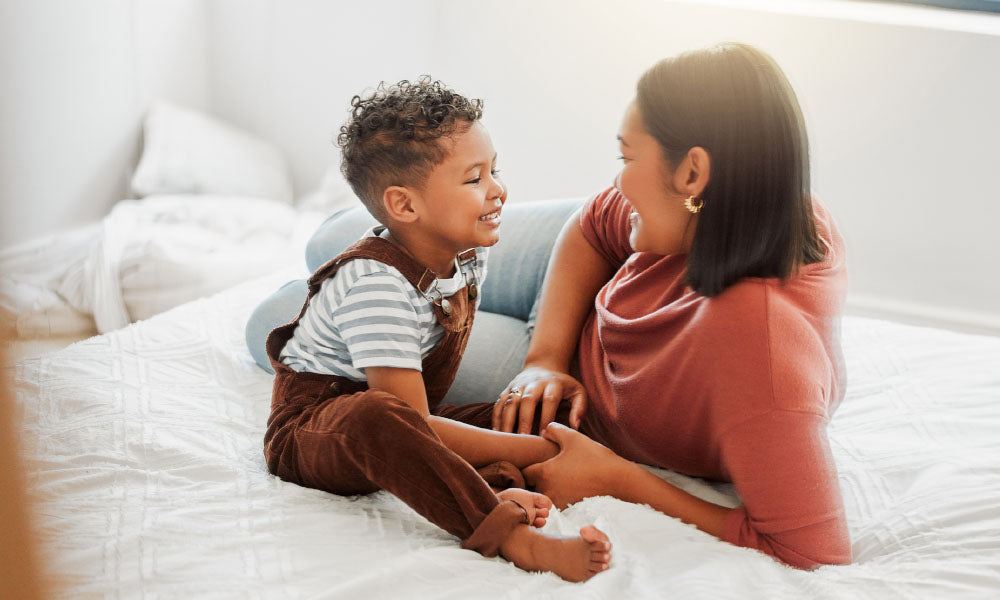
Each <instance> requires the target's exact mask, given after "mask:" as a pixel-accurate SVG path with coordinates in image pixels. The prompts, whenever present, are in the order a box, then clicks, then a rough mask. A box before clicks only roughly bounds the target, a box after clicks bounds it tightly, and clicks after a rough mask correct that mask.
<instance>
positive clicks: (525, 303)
mask: <svg viewBox="0 0 1000 600" xmlns="http://www.w3.org/2000/svg"><path fill="white" fill-rule="evenodd" d="M581 205H582V200H579V199H571V200H552V201H547V202H532V203H525V204H508V205H507V206H506V207H504V211H503V220H502V222H501V225H500V242H499V243H498V244H497V245H496V246H493V247H492V248H491V249H490V256H489V264H488V271H487V275H486V281H485V283H484V284H483V289H482V294H483V300H482V302H481V303H480V305H479V311H478V312H477V313H476V320H475V324H474V325H473V327H472V333H471V335H470V336H469V344H468V346H467V347H466V349H465V354H464V356H463V357H462V363H461V365H459V368H458V374H457V375H456V376H455V382H454V383H453V384H452V386H451V389H450V390H449V391H448V394H447V395H446V396H445V398H444V401H445V402H447V403H450V404H468V403H472V402H491V401H493V400H495V399H496V398H497V396H498V395H499V394H500V392H502V391H503V389H504V388H505V387H506V386H507V384H508V383H509V382H510V380H511V379H513V377H514V376H515V375H517V374H518V373H519V372H520V371H521V367H522V366H523V364H524V357H525V355H526V354H527V352H528V342H529V341H530V339H531V330H532V328H533V326H534V322H535V314H536V313H537V310H538V306H537V305H538V296H539V294H540V292H541V288H542V280H543V279H544V277H545V269H546V267H547V266H548V263H549V255H550V254H551V253H552V247H553V245H554V244H555V241H556V237H557V236H558V234H559V231H560V230H561V229H562V227H563V225H564V224H565V223H566V221H567V219H569V217H570V215H572V214H573V212H574V211H575V210H576V209H577V208H579V207H580V206H581ZM375 224H376V222H375V220H374V219H373V218H372V216H371V215H370V214H368V211H366V210H365V209H364V208H363V207H361V206H356V207H353V208H349V209H346V210H342V211H340V212H337V213H334V214H333V215H331V216H330V217H329V218H328V219H327V220H326V221H325V222H324V223H323V224H322V225H320V227H319V229H317V230H316V233H314V234H313V236H312V238H311V239H310V240H309V244H308V245H307V246H306V266H308V268H309V270H310V271H315V270H316V269H318V268H319V267H320V266H322V265H323V264H324V263H325V262H326V261H328V260H330V259H331V258H333V257H334V256H336V255H337V254H340V252H342V251H343V250H344V249H345V248H347V247H348V246H350V245H351V244H352V243H354V242H355V241H357V240H358V239H359V238H360V237H361V236H362V235H363V234H364V232H365V231H366V230H367V229H368V228H370V227H372V226H373V225H375ZM307 291H308V290H307V286H306V282H305V280H303V279H299V280H295V281H289V282H288V283H286V284H285V285H283V286H282V287H281V288H279V289H278V291H276V292H274V293H273V294H271V296H269V297H268V298H267V299H266V300H264V301H263V302H262V303H261V304H260V306H258V307H257V308H256V309H255V310H254V312H253V314H252V315H251V316H250V320H249V321H248V322H247V328H246V341H247V347H248V348H249V349H250V354H251V355H252V356H253V358H254V360H255V361H256V362H257V364H258V365H260V366H261V367H262V368H264V369H266V370H267V371H269V372H271V366H270V364H268V359H267V353H266V352H265V350H264V342H265V341H266V340H267V334H268V333H270V332H271V330H272V329H274V328H275V327H279V326H281V325H284V324H285V323H288V322H290V321H291V320H292V319H294V318H295V317H296V316H298V314H299V311H300V310H301V309H302V304H303V303H304V302H305V298H306V294H307Z"/></svg>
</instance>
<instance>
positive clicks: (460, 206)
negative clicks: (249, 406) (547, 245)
mask: <svg viewBox="0 0 1000 600" xmlns="http://www.w3.org/2000/svg"><path fill="white" fill-rule="evenodd" d="M352 107H353V110H352V116H351V118H350V119H349V121H348V123H347V124H346V125H345V126H344V127H342V128H341V133H340V135H339V136H338V140H337V141H338V144H339V145H340V147H341V151H342V158H343V162H342V170H343V172H344V175H345V177H346V178H347V180H348V182H349V183H350V184H351V186H352V187H353V189H354V191H355V193H356V194H357V195H358V197H359V198H361V200H362V202H363V203H364V204H365V207H366V208H367V209H368V211H369V212H371V214H372V215H373V216H374V217H375V218H376V219H377V220H378V221H379V222H380V223H381V224H382V225H381V226H379V227H376V228H374V229H373V230H371V231H369V232H368V233H367V234H366V235H365V236H364V237H363V238H362V239H361V240H360V241H358V242H357V243H355V244H354V245H353V246H351V247H350V248H348V249H347V250H345V251H344V252H343V253H341V254H340V255H338V256H337V257H335V258H334V259H333V260H331V261H330V262H328V263H327V264H326V265H324V266H322V267H320V268H319V269H318V270H317V271H316V273H314V274H313V276H312V277H311V278H310V279H309V296H308V298H307V300H306V303H305V305H304V306H303V308H302V311H301V313H300V314H299V317H298V318H297V319H295V321H293V322H291V323H289V324H288V325H285V326H283V327H279V328H277V329H275V330H274V331H272V332H271V334H270V336H268V340H267V352H268V356H269V357H270V360H271V365H272V367H274V370H275V373H276V375H275V380H274V391H273V396H272V402H271V416H270V418H269V419H268V426H267V433H266V436H265V438H264V444H265V455H266V458H267V464H268V468H269V469H270V471H271V472H272V473H274V474H276V475H278V476H279V477H281V478H282V479H285V480H288V481H292V482H295V483H298V484H300V485H303V486H307V487H312V488H318V489H322V490H327V491H330V492H333V493H336V494H343V495H353V494H368V493H371V492H374V491H376V490H379V489H384V490H387V491H389V492H392V493H393V494H395V495H396V496H398V497H399V498H400V499H401V500H403V501H404V502H406V503H407V504H408V505H409V506H410V507H412V508H413V509H414V510H416V511H417V512H419V513H420V514H421V515H423V516H424V517H426V518H427V519H428V520H430V521H431V522H432V523H435V524H436V525H438V526H440V527H441V528H443V529H445V530H446V531H448V532H449V533H452V534H453V535H456V536H458V537H459V538H460V539H461V540H462V547H463V548H469V549H474V550H477V551H479V552H481V553H482V554H484V555H486V556H495V555H496V554H497V553H498V552H499V553H500V554H501V555H503V556H504V557H505V558H507V559H508V560H511V561H512V562H514V564H516V565H518V566H519V567H521V568H523V569H526V570H543V571H552V572H554V573H556V574H557V575H559V576H561V577H563V578H564V579H568V580H570V581H583V580H585V579H588V578H590V577H591V576H593V575H594V574H595V573H598V572H600V571H602V570H604V569H606V568H607V565H608V561H609V557H610V548H611V544H610V542H608V538H607V536H606V535H604V533H602V532H601V531H599V530H597V529H596V528H594V527H593V526H588V527H584V528H583V529H581V530H580V537H576V538H556V537H550V536H546V535H544V534H542V533H541V532H539V531H537V530H536V529H534V528H533V527H540V526H542V525H544V524H545V519H546V517H547V516H548V512H549V509H550V508H551V506H552V502H551V500H549V498H547V497H546V496H544V495H542V494H536V493H532V492H529V491H527V490H524V489H517V488H515V487H512V486H513V485H517V486H519V485H523V477H522V476H521V473H520V470H519V469H521V468H524V467H526V466H528V465H530V464H534V463H537V462H541V461H544V460H547V459H549V458H551V457H552V456H554V455H555V454H556V452H557V450H558V448H557V447H556V446H555V445H554V444H552V443H551V442H548V441H547V440H545V439H543V438H541V437H538V436H528V435H517V434H508V433H502V432H497V431H490V430H487V429H480V428H477V427H474V426H471V425H466V424H463V423H460V422H458V421H453V420H450V419H447V418H444V417H442V416H439V414H435V413H450V414H456V411H455V410H453V409H454V408H455V407H444V406H441V405H440V401H441V398H442V397H443V396H444V394H445V392H446V391H447V390H448V387H449V386H450V385H451V382H452V380H453V379H454V376H455V371H456V370H457V368H458V364H459V361H460V360H461V356H462V352H463V350H464V349H465V343H466V341H467V339H468V335H469V330H470V329H471V326H472V322H473V317H474V313H475V305H476V302H477V299H478V294H479V289H480V286H481V285H482V281H483V278H484V277H485V275H486V251H485V248H486V247H488V246H492V245H493V244H495V243H496V242H497V241H498V240H499V234H498V228H499V224H500V212H501V209H502V207H503V204H504V202H505V201H506V190H505V189H504V187H503V184H502V183H501V181H500V180H499V178H498V176H497V170H496V153H495V152H494V151H493V144H492V142H491V141H490V137H489V135H488V134H487V132H486V130H485V128H484V127H483V126H482V124H481V123H480V122H479V119H480V117H481V115H482V102H481V101H479V100H474V101H472V100H469V99H467V98H465V97H463V96H461V95H459V94H456V93H455V92H453V91H451V90H449V89H447V88H445V87H444V86H443V85H442V84H441V83H440V82H437V81H431V80H430V79H429V78H426V77H425V78H422V79H420V80H419V81H418V82H416V83H410V82H407V81H401V82H400V83H398V84H396V85H392V86H388V87H386V86H385V85H384V84H382V85H380V86H379V87H378V88H377V89H376V90H375V91H374V92H373V93H371V94H370V95H369V96H368V97H366V98H361V97H359V96H355V97H354V99H353V100H352ZM443 409H444V410H443ZM448 409H452V410H448ZM476 469H479V471H478V472H477V470H476ZM483 475H486V476H487V477H489V479H490V483H493V484H495V485H497V486H498V487H507V488H511V489H506V490H503V491H500V492H495V490H494V489H492V488H491V487H490V484H489V483H487V481H486V480H485V479H484V478H483Z"/></svg>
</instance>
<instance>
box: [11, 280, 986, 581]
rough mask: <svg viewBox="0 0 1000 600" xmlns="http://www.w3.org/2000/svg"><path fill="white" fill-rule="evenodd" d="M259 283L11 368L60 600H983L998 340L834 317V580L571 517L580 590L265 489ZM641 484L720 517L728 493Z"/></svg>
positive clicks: (381, 514)
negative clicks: (845, 559) (686, 497)
mask: <svg viewBox="0 0 1000 600" xmlns="http://www.w3.org/2000/svg"><path fill="white" fill-rule="evenodd" d="M301 275H302V273H299V272H291V271H289V272H282V273H275V274H273V275H271V276H268V277H265V278H263V279H258V280H255V281H252V282H250V283H247V284H244V285H240V286H238V287H236V288H233V289H230V290H228V291H225V292H223V293H221V294H218V295H216V296H214V297H212V298H210V299H202V300H196V301H194V302H191V303H188V304H185V305H183V306H181V307H178V308H176V309H173V310H171V311H169V312H167V313H164V314H161V315H159V316H156V317H153V318H151V319H149V320H147V321H143V322H140V323H136V324H133V325H130V326H128V327H126V328H124V329H120V330H118V331H114V332H112V333H109V334H106V335H101V336H97V337H94V338H91V339H88V340H85V341H83V342H80V343H77V344H75V345H73V346H70V347H69V348H66V349H64V350H62V351H59V352H56V353H53V354H51V355H46V356H43V357H40V358H36V359H30V360H27V361H24V362H21V363H18V364H17V365H16V366H15V367H13V373H12V375H13V376H14V379H15V391H16V396H17V403H18V405H19V407H20V410H21V423H22V426H21V428H22V435H21V443H22V445H23V449H24V453H25V457H26V460H27V470H28V476H29V482H30V488H31V490H32V495H33V497H34V499H35V501H36V507H35V508H36V511H37V519H36V521H37V525H38V527H39V529H40V532H41V536H42V538H43V540H44V546H45V548H44V554H45V557H46V559H47V561H48V567H49V569H50V571H51V572H52V573H53V575H54V577H55V578H56V579H57V581H60V582H61V583H62V585H63V588H62V590H61V591H60V592H59V593H58V594H57V595H56V596H57V597H62V598H74V599H77V598H105V597H109V598H110V597H113V598H138V597H148V598H393V597H428V598H534V597H545V598H574V599H575V598H667V597H680V598H769V599H771V598H790V599H791V598H795V599H798V598H845V599H846V598H850V599H857V598H872V599H880V600H881V599H886V598H914V597H917V598H959V597H969V598H984V597H997V596H1000V339H998V338H988V337H977V336H970V335H960V334H956V333H951V332H945V331H940V330H932V329H922V328H917V327H912V326H905V325H899V324H893V323H889V322H884V321H876V320H870V319H861V318H845V320H844V323H843V343H844V351H845V355H846V358H847V363H848V377H849V385H848V391H847V396H846V398H845V400H844V402H843V404H842V405H841V407H840V409H839V412H838V413H837V415H836V417H835V418H834V420H833V422H832V424H831V426H830V438H831V445H832V450H833V455H834V458H835V460H836V462H837V465H838V468H839V471H840V485H841V489H842V492H843V495H844V500H845V505H846V511H847V516H848V523H849V527H850V533H851V538H852V540H853V550H854V556H855V562H854V564H852V565H850V566H845V567H823V568H820V569H818V570H816V571H814V572H801V571H795V570H792V569H789V568H786V567H784V566H781V565H779V564H777V563H775V562H774V561H772V560H771V559H769V558H768V557H766V556H764V555H762V554H759V553H757V552H755V551H752V550H747V549H742V548H737V547H734V546H731V545H728V544H725V543H723V542H720V541H718V540H716V539H714V538H712V537H710V536H708V535H706V534H703V533H701V532H699V531H697V530H696V529H694V528H692V527H690V526H687V525H684V524H682V523H680V522H679V521H677V520H675V519H672V518H669V517H667V516H665V515H663V514H660V513H657V512H655V511H653V510H652V509H650V508H648V507H645V506H639V505H634V504H628V503H625V502H621V501H619V500H616V499H613V498H608V497H599V498H590V499H586V500H584V501H582V502H580V503H578V504H576V505H573V506H570V507H569V508H567V509H566V510H565V511H562V512H558V511H557V512H555V513H554V515H553V517H552V518H551V519H550V522H549V524H548V525H547V526H546V527H547V529H549V530H551V531H553V532H566V533H570V532H573V531H574V530H575V529H576V528H578V527H580V526H582V525H584V524H587V523H595V524H597V525H598V526H599V527H601V528H602V529H604V530H605V531H606V532H608V534H609V535H610V537H611V539H612V541H613V542H614V544H615V555H614V558H613V560H612V563H611V569H610V570H609V571H607V572H605V573H603V574H600V575H598V576H596V577H595V578H593V579H592V580H590V581H588V582H586V583H583V584H569V583H566V582H564V581H562V580H560V579H558V578H557V577H555V576H554V575H551V574H530V573H526V572H523V571H520V570H519V569H517V568H516V567H514V566H512V565H511V564H509V563H507V562H505V561H504V560H502V559H500V558H493V559H488V558H484V557H482V556H480V555H478V554H475V553H473V552H471V551H465V550H461V549H460V548H459V545H458V541H457V540H456V539H455V538H453V537H451V536H449V535H448V534H447V533H445V532H443V531H441V530H438V529H437V528H435V527H434V526H433V525H431V524H430V523H428V522H427V521H426V520H424V519H423V518H422V517H420V516H418V515H417V514H415V513H414V512H413V511H411V510H410V509H409V508H408V507H407V506H405V505H404V504H402V503H401V502H399V501H398V500H397V499H395V498H394V497H392V496H391V495H388V494H386V493H384V492H379V493H376V494H373V495H370V496H365V497H351V498H345V497H338V496H334V495H330V494H327V493H324V492H319V491H316V490H309V489H304V488H300V487H298V486H296V485H293V484H289V483H285V482H282V481H280V480H278V479H276V478H275V477H273V476H271V475H269V474H268V473H267V470H266V468H265V465H264V461H263V457H262V452H261V440H262V437H263V433H264V425H265V420H266V418H267V414H268V403H269V395H270V381H271V379H270V377H269V376H268V375H267V374H266V373H264V372H263V371H261V370H260V369H259V368H258V367H256V366H255V365H254V363H253V361H252V360H251V358H250V356H249V354H248V352H247V350H246V348H245V347H244V343H243V326H244V323H245V321H246V319H247V317H248V315H249V313H250V311H251V310H252V309H253V307H254V306H255V305H256V304H257V303H258V302H259V301H260V300H261V299H262V298H263V297H264V296H265V295H266V294H268V293H270V292H271V291H272V290H273V289H274V288H275V287H277V286H278V285H280V284H281V283H283V282H284V281H285V280H287V279H291V278H292V277H295V276H301ZM654 471H655V472H656V473H657V474H659V475H661V476H663V477H665V478H667V479H669V480H671V481H674V482H676V483H678V484H679V485H682V486H683V487H685V488H686V489H688V490H690V491H692V492H693V493H696V494H698V495H701V496H703V497H705V498H708V499H711V500H713V501H716V502H720V503H723V504H728V505H733V504H735V503H736V502H738V500H737V499H736V497H735V495H734V494H733V492H732V489H731V487H730V486H727V485H720V484H710V483H707V482H703V481H699V480H694V479H690V478H687V477H683V476H680V475H677V474H674V473H669V472H667V471H662V470H658V469H655V470H654Z"/></svg>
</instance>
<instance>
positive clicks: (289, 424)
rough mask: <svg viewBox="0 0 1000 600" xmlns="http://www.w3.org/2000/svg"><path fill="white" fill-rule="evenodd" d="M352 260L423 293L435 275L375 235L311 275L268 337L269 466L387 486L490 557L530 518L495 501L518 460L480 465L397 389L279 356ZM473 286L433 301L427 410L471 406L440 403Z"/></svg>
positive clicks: (297, 474)
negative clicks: (434, 340)
mask: <svg viewBox="0 0 1000 600" xmlns="http://www.w3.org/2000/svg"><path fill="white" fill-rule="evenodd" d="M353 258H371V259H375V260H378V261H381V262H383V263H386V264H389V265H392V266H394V267H396V268H397V269H398V270H399V271H400V272H401V273H402V274H403V275H404V276H405V277H406V278H407V279H408V280H409V281H410V283H412V284H413V285H414V287H416V288H417V289H418V290H421V291H422V292H427V291H428V289H427V288H429V287H430V286H429V284H430V283H431V282H433V280H434V278H435V275H434V274H433V272H431V271H430V270H429V269H424V268H423V267H421V266H420V265H419V264H417V263H416V261H414V260H413V258H412V257H410V256H409V254H407V253H406V252H405V251H404V250H403V249H401V248H400V247H399V246H396V245H395V244H393V243H391V242H389V241H387V240H385V239H382V238H379V237H370V238H365V239H363V240H361V241H359V242H357V243H356V244H354V245H353V246H351V247H350V248H348V249H347V250H345V251H344V252H343V253H342V254H340V255H338V256H337V257H336V258H334V259H333V260H331V261H330V262H328V263H327V264H325V265H324V266H322V267H320V268H319V269H318V270H317V271H316V273H314V274H313V276H312V277H311V278H310V279H309V295H308V297H307V299H306V303H305V305H304V306H303V307H302V311H301V312H300V313H299V316H298V317H296V319H295V320H294V321H292V322H291V323H289V324H287V325H283V326H282V327H279V328H277V329H275V330H274V331H272V332H271V334H270V335H269V336H268V338H267V353H268V356H269V357H270V361H271V366H272V367H273V368H274V371H275V378H274V389H273V391H272V396H271V415H270V417H269V418H268V422H267V432H266V434H265V437H264V454H265V458H266V459H267V465H268V469H269V470H270V471H271V473H273V474H275V475H277V476H279V477H281V478H282V479H284V480H286V481H291V482H294V483H297V484H299V485H302V486H305V487H311V488H316V489H321V490H326V491H328V492H332V493H334V494H341V495H355V494H369V493H371V492H374V491H376V490H380V489H381V490H386V491H388V492H391V493H392V494H394V495H396V496H397V497H398V498H399V499H401V500H402V501H403V502H405V503H406V504H407V505H409V506H410V507H411V508H413V509H414V510H415V511H417V512H418V513H420V514H421V515H423V516H424V517H425V518H427V520H429V521H430V522H432V523H434V524H435V525H437V526H439V527H441V528H442V529H444V530H445V531H447V532H449V533H451V534H452V535H455V536H457V537H458V538H460V539H461V540H462V547H463V548H467V549H472V550H476V551H478V552H480V553H482V554H484V555H486V556H495V555H496V554H497V552H498V550H499V547H500V544H501V543H502V542H503V541H504V540H505V539H506V538H507V536H508V535H509V534H510V532H511V531H512V530H513V529H514V527H516V526H517V525H518V524H520V523H526V522H527V518H526V513H525V511H524V510H523V509H522V508H521V507H520V506H518V505H517V504H516V503H514V502H509V501H508V502H502V503H501V502H500V501H499V500H498V499H497V497H496V494H495V493H494V490H493V489H491V487H490V485H491V484H492V485H494V486H496V487H498V488H505V487H515V486H516V487H520V486H523V485H524V480H523V478H522V477H521V473H520V471H519V470H518V469H517V468H516V467H514V466H513V465H511V464H510V463H497V464H494V465H488V466H486V467H483V468H482V469H480V471H478V472H477V471H476V469H474V468H473V467H472V466H471V465H470V464H469V463H468V462H466V461H465V460H464V459H463V458H462V457H460V456H459V455H457V454H455V453H454V452H452V451H451V450H450V449H448V448H447V447H446V446H445V445H444V444H443V443H442V441H441V439H440V438H439V437H438V436H437V434H436V433H434V431H433V430H432V429H431V428H430V426H429V425H428V424H427V422H426V421H425V420H424V418H423V417H422V416H421V415H420V413H418V412H417V411H416V410H414V409H413V408H411V407H410V406H409V405H408V404H406V403H405V402H403V401H402V400H399V399H398V398H396V397H395V396H393V395H391V394H389V393H387V392H384V391H382V390H379V389H368V386H367V384H366V383H364V382H355V381H351V380H349V379H346V378H343V377H337V376H333V375H324V374H319V373H306V372H302V373H299V372H296V371H293V370H292V369H290V368H289V367H287V366H286V365H284V364H282V363H281V362H280V361H279V360H278V358H279V355H280V353H281V350H282V349H283V348H284V346H285V344H286V343H287V342H288V340H289V339H290V338H291V337H292V334H293V333H294V330H295V327H296V325H297V324H298V321H299V319H301V318H302V315H303V314H304V313H305V310H306V306H308V304H309V300H310V299H311V298H312V297H313V296H314V295H315V294H316V293H317V292H318V291H319V288H320V285H321V284H322V283H323V281H325V280H326V279H328V278H329V277H332V276H333V275H334V274H335V273H336V272H337V270H338V269H339V268H340V267H341V266H342V265H343V264H344V263H345V262H347V261H349V260H351V259H353ZM475 293H476V291H475V290H474V289H472V288H471V287H467V288H465V289H463V290H460V291H459V292H458V293H457V294H455V295H454V296H451V297H450V298H449V299H448V301H449V304H450V308H451V310H450V311H448V313H447V314H446V312H445V311H444V310H443V309H442V306H440V304H438V303H436V304H435V314H436V316H437V318H438V322H439V323H440V324H441V325H442V326H443V327H444V330H445V334H444V336H443V338H442V339H441V341H440V342H439V343H438V345H437V346H435V348H434V349H433V350H432V351H431V352H430V354H428V356H427V357H426V358H425V359H424V361H423V365H422V369H423V376H424V386H425V387H426V389H427V401H428V405H429V408H430V410H431V413H432V414H441V415H442V416H447V414H448V413H454V414H465V413H469V411H468V410H464V411H463V410H462V409H463V408H464V407H449V406H447V405H440V402H441V398H443V397H444V394H445V393H446V392H447V391H448V387H449V386H450V385H451V383H452V381H453V380H454V378H455V372H456V371H457V369H458V363H459V361H460V360H461V357H462V352H463V351H464V350H465V344H466V342H467V341H468V337H469V330H470V329H471V328H472V322H473V318H474V313H475V308H474V307H475V304H474V294H475ZM487 406H491V405H487ZM479 411H480V412H481V411H482V409H479ZM472 412H473V413H474V412H475V411H472ZM469 414H470V417H471V414H472V413H469ZM486 425H487V426H488V425H489V424H488V422H487V424H486ZM484 476H485V477H486V478H487V479H484ZM487 480H488V481H487Z"/></svg>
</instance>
